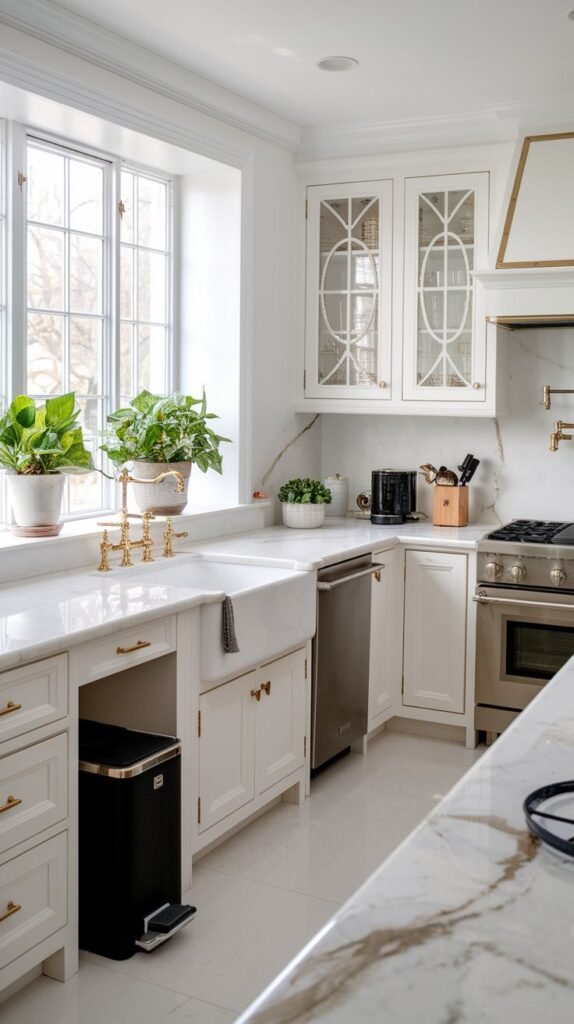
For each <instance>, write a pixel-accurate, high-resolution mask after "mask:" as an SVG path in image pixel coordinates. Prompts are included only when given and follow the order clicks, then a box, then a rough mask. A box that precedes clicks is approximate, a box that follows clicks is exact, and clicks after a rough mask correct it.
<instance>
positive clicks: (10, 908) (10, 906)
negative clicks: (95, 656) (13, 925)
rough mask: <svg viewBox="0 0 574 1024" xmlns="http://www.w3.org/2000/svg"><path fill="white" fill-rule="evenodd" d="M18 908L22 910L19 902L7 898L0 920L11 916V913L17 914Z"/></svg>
mask: <svg viewBox="0 0 574 1024" xmlns="http://www.w3.org/2000/svg"><path fill="white" fill-rule="evenodd" d="M19 910H22V904H21V903H14V900H8V903H7V904H6V910H5V911H4V913H3V914H0V921H5V920H6V918H7V917H12V914H17V913H18V911H19Z"/></svg>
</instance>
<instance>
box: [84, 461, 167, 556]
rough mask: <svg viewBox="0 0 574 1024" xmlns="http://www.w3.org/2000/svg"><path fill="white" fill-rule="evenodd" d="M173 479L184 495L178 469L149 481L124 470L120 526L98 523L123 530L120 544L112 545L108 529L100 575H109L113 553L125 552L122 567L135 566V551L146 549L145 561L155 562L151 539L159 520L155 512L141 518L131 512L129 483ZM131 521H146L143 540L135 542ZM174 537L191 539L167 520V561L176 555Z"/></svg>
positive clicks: (165, 553) (121, 479)
mask: <svg viewBox="0 0 574 1024" xmlns="http://www.w3.org/2000/svg"><path fill="white" fill-rule="evenodd" d="M169 476H173V477H175V481H176V488H175V489H176V492H177V493H178V494H183V492H184V490H185V485H184V481H183V476H182V475H181V473H179V472H178V471H177V469H168V470H166V471H165V472H164V473H160V474H159V476H156V477H152V479H151V480H146V479H145V478H143V477H137V476H131V475H130V474H129V473H128V471H127V469H122V471H121V473H120V475H119V478H118V482H119V483H120V484H121V488H122V497H121V508H120V521H119V523H98V526H105V527H119V530H120V539H119V542H118V543H117V544H112V542H111V541H110V538H109V533H108V530H107V529H105V530H104V532H103V534H102V540H101V543H100V564H99V565H98V571H99V572H109V570H110V568H111V567H110V560H109V553H110V551H121V552H122V560H121V562H120V566H122V567H126V566H130V565H133V564H134V563H133V561H132V558H131V551H132V548H143V555H142V562H153V557H152V553H151V551H152V544H153V540H152V536H151V530H150V522H151V520H152V519H155V516H154V515H153V513H152V512H144V514H143V515H141V516H140V515H139V514H138V513H137V512H128V484H159V483H161V482H162V480H166V479H167V477H169ZM130 519H141V520H142V535H141V538H140V540H132V539H131V536H130V523H129V521H130ZM174 537H187V532H186V531H185V530H184V531H182V532H181V533H175V532H174V529H173V523H172V521H171V519H167V520H166V524H165V528H164V532H163V544H164V547H163V553H164V557H165V558H170V557H171V556H172V555H173V538H174Z"/></svg>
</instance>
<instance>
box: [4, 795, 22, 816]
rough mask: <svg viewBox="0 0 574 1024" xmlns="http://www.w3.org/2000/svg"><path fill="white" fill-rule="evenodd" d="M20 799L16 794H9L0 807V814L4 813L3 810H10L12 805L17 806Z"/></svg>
mask: <svg viewBox="0 0 574 1024" xmlns="http://www.w3.org/2000/svg"><path fill="white" fill-rule="evenodd" d="M21 803H22V801H21V800H20V799H19V798H18V797H17V796H9V797H8V799H7V800H6V803H5V804H2V807H0V814H4V811H11V810H12V808H13V807H17V806H18V804H21Z"/></svg>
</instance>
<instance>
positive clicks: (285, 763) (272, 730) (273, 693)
mask: <svg viewBox="0 0 574 1024" xmlns="http://www.w3.org/2000/svg"><path fill="white" fill-rule="evenodd" d="M304 683H305V651H304V650H300V651H295V653H294V654H290V655H288V656H287V657H285V658H279V659H278V660H277V661H274V662H272V663H271V664H269V665H266V666H264V668H262V669H260V671H259V673H258V680H257V685H258V687H259V688H260V692H261V700H260V702H259V706H258V707H257V708H256V714H255V788H256V792H257V793H264V792H265V791H266V790H267V789H269V788H270V787H271V786H274V785H275V784H276V783H278V782H281V781H282V779H284V778H285V777H286V776H287V775H290V774H291V772H293V771H295V770H296V769H297V768H301V767H302V766H303V763H304V759H305V758H304V734H305V685H304Z"/></svg>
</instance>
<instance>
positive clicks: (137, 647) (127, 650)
mask: <svg viewBox="0 0 574 1024" xmlns="http://www.w3.org/2000/svg"><path fill="white" fill-rule="evenodd" d="M144 647H151V640H138V642H137V644H134V645H133V647H116V654H131V653H132V651H143V649H144Z"/></svg>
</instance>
